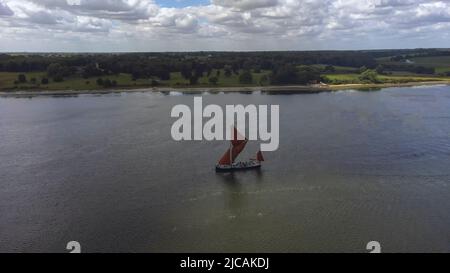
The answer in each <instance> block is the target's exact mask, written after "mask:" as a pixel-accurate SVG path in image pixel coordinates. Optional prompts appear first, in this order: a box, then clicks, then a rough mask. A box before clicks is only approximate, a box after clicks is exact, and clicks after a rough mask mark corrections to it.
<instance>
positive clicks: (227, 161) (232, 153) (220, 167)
mask: <svg viewBox="0 0 450 273" xmlns="http://www.w3.org/2000/svg"><path fill="white" fill-rule="evenodd" d="M238 135H239V132H238V131H237V129H236V128H234V133H233V137H232V140H231V141H230V148H229V149H228V151H226V152H225V154H224V155H223V156H222V158H221V159H220V161H219V163H218V164H217V165H216V172H234V171H243V170H251V169H260V168H261V165H262V164H261V162H263V161H264V157H263V155H262V152H261V151H259V152H258V153H257V154H256V159H250V160H249V161H246V162H235V160H236V158H237V157H238V156H239V154H241V153H242V151H243V150H244V149H245V146H246V145H247V143H248V139H247V138H244V137H239V138H238ZM239 139H242V140H239Z"/></svg>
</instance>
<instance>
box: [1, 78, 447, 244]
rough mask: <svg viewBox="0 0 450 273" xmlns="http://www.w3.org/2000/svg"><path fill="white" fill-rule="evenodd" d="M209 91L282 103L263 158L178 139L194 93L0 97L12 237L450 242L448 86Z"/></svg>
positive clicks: (4, 206) (36, 240) (217, 98)
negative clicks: (233, 163) (224, 161)
mask: <svg viewBox="0 0 450 273" xmlns="http://www.w3.org/2000/svg"><path fill="white" fill-rule="evenodd" d="M203 96H204V97H203V101H204V104H210V103H215V104H220V105H225V104H237V103H240V104H279V105H280V118H281V121H280V122H281V124H280V129H281V136H280V149H279V150H278V151H277V152H273V153H267V154H266V160H267V162H266V163H265V166H264V167H263V169H262V170H261V172H256V171H254V172H246V173H236V174H235V175H234V176H227V175H217V174H216V173H215V172H214V165H215V163H216V161H217V160H218V158H219V157H220V156H221V155H222V154H223V152H224V151H225V149H226V148H227V145H228V143H226V142H182V143H177V142H174V141H172V139H171V136H170V127H171V125H172V122H173V121H174V120H173V119H171V118H170V110H171V108H172V107H173V106H174V105H176V104H179V103H183V104H188V105H192V104H193V98H194V96H193V95H174V94H172V95H163V94H151V93H135V94H121V95H103V96H91V95H86V96H79V97H74V98H50V97H40V98H33V99H16V98H2V99H0V251H1V252H18V251H20V252H36V251H38V252H66V250H65V246H66V243H67V242H68V241H72V240H76V241H79V242H80V243H81V244H82V249H83V251H85V252H194V251H195V252H344V251H345V252H366V249H365V247H366V244H367V242H369V241H373V240H375V241H379V242H380V243H381V244H382V249H383V251H386V252H410V251H425V252H450V87H445V86H437V87H423V88H422V87H421V88H401V89H385V90H383V91H380V92H356V91H345V92H337V93H323V94H314V95H266V94H258V93H255V94H218V95H212V94H204V95H203ZM256 149H257V146H256V144H255V143H251V144H250V146H249V149H247V151H248V154H245V155H244V156H243V157H244V158H248V157H249V156H251V155H253V154H252V153H253V152H255V151H256ZM250 153H251V154H250Z"/></svg>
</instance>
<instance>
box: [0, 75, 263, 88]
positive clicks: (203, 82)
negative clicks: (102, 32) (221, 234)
mask: <svg viewBox="0 0 450 273" xmlns="http://www.w3.org/2000/svg"><path fill="white" fill-rule="evenodd" d="M19 74H24V75H25V76H26V78H27V82H26V83H15V81H16V80H17V78H18V75H19ZM252 74H253V83H252V84H248V85H247V86H255V85H256V86H258V85H267V84H268V83H264V82H263V83H261V77H263V76H264V75H268V74H269V71H261V73H252ZM216 75H217V70H213V71H212V73H211V77H212V76H216ZM33 78H34V79H36V83H35V84H33V83H31V79H33ZM42 78H46V73H45V72H32V73H10V72H0V90H30V89H36V90H96V89H102V87H101V86H99V85H97V79H98V77H94V78H88V79H84V78H81V77H72V78H66V79H64V81H62V82H54V81H53V80H51V79H49V84H41V80H42ZM101 78H103V79H110V80H111V81H116V82H117V88H143V87H149V86H151V81H152V80H151V79H138V80H136V81H133V80H132V77H131V75H129V74H118V75H108V76H103V77H101ZM218 79H219V80H218V82H217V85H212V84H211V83H210V82H209V78H208V77H207V76H206V75H205V76H203V77H202V78H200V79H199V81H198V84H197V85H196V87H206V86H208V87H238V86H246V85H243V84H241V83H239V75H236V74H233V75H231V76H230V77H226V76H225V73H224V71H223V70H221V71H220V76H219V77H218ZM160 85H161V86H165V87H189V86H190V85H189V81H188V80H186V79H184V78H183V77H182V76H181V73H179V72H175V73H171V78H170V80H168V81H160Z"/></svg>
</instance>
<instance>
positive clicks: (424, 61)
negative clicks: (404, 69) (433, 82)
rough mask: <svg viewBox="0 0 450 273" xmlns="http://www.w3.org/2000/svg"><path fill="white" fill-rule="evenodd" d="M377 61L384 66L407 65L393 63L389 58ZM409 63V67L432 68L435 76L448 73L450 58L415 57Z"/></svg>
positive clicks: (449, 70)
mask: <svg viewBox="0 0 450 273" xmlns="http://www.w3.org/2000/svg"><path fill="white" fill-rule="evenodd" d="M377 61H378V63H380V64H386V65H408V64H407V63H405V62H394V61H392V60H391V58H390V57H384V58H379V59H377ZM410 61H411V63H410V65H417V66H424V67H430V68H434V69H435V71H436V73H437V74H440V73H447V72H450V56H435V57H415V58H411V59H410Z"/></svg>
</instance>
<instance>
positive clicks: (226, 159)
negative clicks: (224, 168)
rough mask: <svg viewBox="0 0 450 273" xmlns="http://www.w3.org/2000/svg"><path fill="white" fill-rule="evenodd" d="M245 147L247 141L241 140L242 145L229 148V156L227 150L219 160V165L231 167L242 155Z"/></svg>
mask: <svg viewBox="0 0 450 273" xmlns="http://www.w3.org/2000/svg"><path fill="white" fill-rule="evenodd" d="M246 145H247V140H243V142H242V143H240V144H239V145H237V146H234V147H233V148H231V154H230V149H228V151H227V152H226V153H225V154H224V155H223V156H222V158H221V159H220V161H219V165H231V164H232V163H233V162H234V161H235V160H236V158H237V157H238V156H239V155H240V154H241V153H242V151H243V150H244V148H245V146H246Z"/></svg>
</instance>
